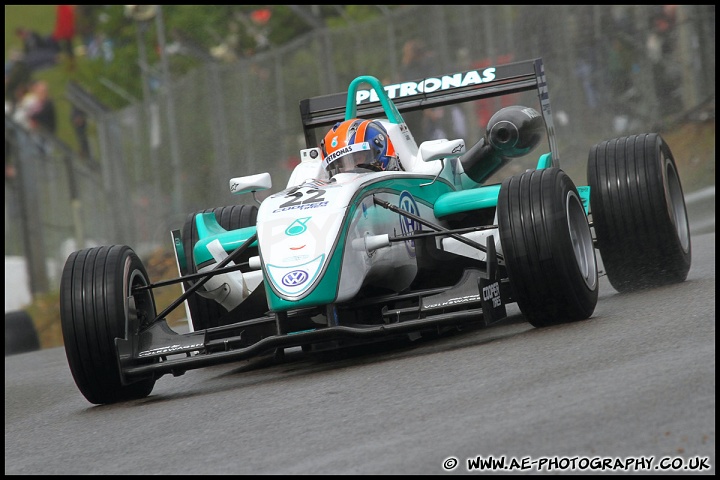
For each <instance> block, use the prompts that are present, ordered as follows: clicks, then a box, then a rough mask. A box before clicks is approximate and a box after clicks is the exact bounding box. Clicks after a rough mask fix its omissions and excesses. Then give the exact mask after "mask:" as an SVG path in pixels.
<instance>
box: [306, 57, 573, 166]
mask: <svg viewBox="0 0 720 480" xmlns="http://www.w3.org/2000/svg"><path fill="white" fill-rule="evenodd" d="M359 79H361V77H358V79H356V80H355V81H354V82H353V83H352V84H351V89H350V93H352V92H354V96H355V99H354V102H353V101H352V99H351V98H348V93H349V92H343V93H335V94H331V95H323V96H318V97H312V98H308V99H305V100H301V101H300V117H301V119H302V124H303V132H304V134H305V142H306V145H307V147H308V148H313V147H317V146H318V144H319V139H318V138H317V137H316V133H315V132H316V129H317V128H319V127H324V129H323V131H322V133H323V134H325V133H326V129H329V127H331V126H332V125H334V124H335V123H336V122H340V121H343V120H347V119H349V118H354V117H361V118H373V117H388V118H391V120H392V117H394V116H395V115H397V116H400V118H399V119H400V120H401V121H402V118H401V115H402V113H403V112H412V111H415V110H423V109H426V108H431V107H441V106H444V105H451V104H456V103H462V102H468V101H472V100H480V99H483V98H491V97H496V96H500V95H509V94H512V93H519V92H526V91H531V90H536V91H537V94H538V99H539V102H540V108H541V112H542V116H543V120H544V121H545V128H546V130H547V135H548V144H549V146H550V152H551V154H552V163H553V166H559V161H560V156H559V153H558V150H557V143H556V141H555V127H554V125H553V120H552V110H551V108H550V97H549V95H548V88H547V83H546V81H545V68H544V65H543V61H542V58H536V59H532V60H524V61H520V62H513V63H508V64H504V65H497V66H494V67H488V68H483V69H477V70H467V71H465V72H458V73H453V74H449V75H443V76H441V77H427V78H424V79H420V80H415V81H408V82H403V83H399V84H393V85H387V86H385V87H384V90H385V93H386V94H387V98H389V99H390V102H391V103H392V104H394V108H393V110H392V111H389V109H388V108H387V107H388V106H387V104H386V103H385V102H383V101H382V100H383V99H382V98H381V97H380V96H379V95H378V94H377V93H376V92H375V91H374V90H373V89H372V88H371V89H368V90H360V89H356V88H353V87H355V86H356V82H357V80H359ZM398 112H399V114H398Z"/></svg>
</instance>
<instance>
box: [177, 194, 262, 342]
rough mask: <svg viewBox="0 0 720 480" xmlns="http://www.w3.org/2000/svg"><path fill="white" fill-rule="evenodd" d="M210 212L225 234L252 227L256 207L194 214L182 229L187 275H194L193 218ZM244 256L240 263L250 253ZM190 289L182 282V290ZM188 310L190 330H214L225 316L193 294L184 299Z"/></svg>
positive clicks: (212, 302) (219, 307)
mask: <svg viewBox="0 0 720 480" xmlns="http://www.w3.org/2000/svg"><path fill="white" fill-rule="evenodd" d="M209 212H213V213H214V214H215V218H216V219H217V222H218V223H219V224H220V226H221V227H223V228H224V229H225V230H236V229H239V228H244V227H252V226H254V225H255V223H256V221H257V212H258V208H257V207H256V206H255V205H231V206H227V207H217V208H209V209H206V210H203V211H202V212H195V213H192V214H190V215H188V217H187V219H186V220H185V224H184V225H183V229H182V239H183V248H184V250H185V257H186V259H187V263H186V266H187V272H188V273H189V274H191V273H197V266H196V265H195V256H194V247H195V244H196V243H197V241H198V232H197V225H196V223H195V217H196V215H197V214H198V213H209ZM256 251H257V248H251V249H249V250H248V252H253V253H252V255H256V254H257V253H255V252H256ZM248 252H246V253H245V255H244V257H243V259H242V260H246V259H247V257H248V256H250V255H251V253H248ZM191 286H192V283H190V282H184V287H185V290H187V289H189V288H190V287H191ZM187 304H188V309H189V310H190V319H191V321H192V325H193V330H195V331H198V330H204V329H206V328H211V327H217V326H219V325H220V318H222V317H223V316H224V315H225V314H227V310H226V309H225V307H223V306H222V305H220V304H219V303H218V302H216V301H215V300H212V299H209V298H205V297H203V296H202V295H200V294H198V293H195V294H193V295H190V297H188V299H187Z"/></svg>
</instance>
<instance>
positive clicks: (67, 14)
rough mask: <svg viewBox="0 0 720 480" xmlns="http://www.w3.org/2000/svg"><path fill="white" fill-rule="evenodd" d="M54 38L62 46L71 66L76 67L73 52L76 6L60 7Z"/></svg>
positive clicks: (58, 7)
mask: <svg viewBox="0 0 720 480" xmlns="http://www.w3.org/2000/svg"><path fill="white" fill-rule="evenodd" d="M52 38H53V39H54V40H55V41H56V42H57V43H58V45H59V46H60V52H61V53H63V54H64V55H65V56H66V57H67V59H68V61H69V64H70V68H73V67H74V66H75V51H74V50H73V39H74V38H75V5H58V6H57V10H56V14H55V30H53V34H52Z"/></svg>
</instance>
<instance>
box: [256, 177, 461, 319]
mask: <svg viewBox="0 0 720 480" xmlns="http://www.w3.org/2000/svg"><path fill="white" fill-rule="evenodd" d="M431 180H432V177H429V178H417V177H393V178H390V179H387V180H381V181H379V182H373V183H370V184H369V185H367V186H366V187H364V188H362V189H360V190H358V193H356V194H355V196H354V197H353V199H352V200H351V201H350V205H349V206H348V209H347V212H346V213H345V218H344V219H343V224H342V227H341V228H340V236H339V238H338V241H337V242H336V243H335V245H333V247H332V254H331V257H330V259H329V260H328V261H327V263H326V264H325V265H326V266H325V267H324V270H323V272H322V273H321V274H320V275H321V280H320V282H319V283H318V284H317V285H316V286H315V287H313V289H312V291H311V292H310V293H309V294H308V295H307V296H305V297H303V298H300V299H298V300H292V301H289V300H284V299H282V298H280V297H279V296H278V295H277V294H276V293H275V291H274V290H273V288H272V286H271V285H270V284H271V283H272V282H270V281H269V280H268V281H266V282H263V283H264V285H265V293H266V296H267V300H268V306H269V307H270V310H271V311H273V312H278V311H285V310H290V309H293V308H306V307H315V306H318V305H327V304H329V303H332V302H333V301H335V298H337V290H338V287H339V284H340V272H341V269H342V258H343V250H344V246H345V242H346V239H347V230H348V228H349V227H350V222H352V219H353V218H354V217H355V212H356V211H357V209H358V208H359V206H360V202H358V201H357V200H358V199H360V198H364V197H365V196H366V195H367V194H368V193H369V192H370V191H373V192H377V193H394V194H397V195H400V193H402V192H403V191H405V190H406V191H408V192H410V193H411V194H412V195H413V197H414V198H415V201H417V202H418V203H422V204H424V205H426V206H429V207H432V205H433V203H435V202H436V201H437V199H438V198H439V197H440V196H442V195H443V194H446V193H447V192H448V190H452V188H453V187H452V186H451V185H450V184H449V183H448V182H447V181H445V180H443V179H438V180H437V181H436V182H434V183H433V184H431V185H425V186H423V187H421V186H420V184H428V183H429V182H430V181H431ZM420 193H422V196H420ZM374 208H382V207H378V206H375V207H374Z"/></svg>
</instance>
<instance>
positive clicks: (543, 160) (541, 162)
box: [537, 153, 552, 170]
mask: <svg viewBox="0 0 720 480" xmlns="http://www.w3.org/2000/svg"><path fill="white" fill-rule="evenodd" d="M550 166H552V155H550V153H544V154H542V155H540V158H539V159H538V164H537V169H538V170H540V169H543V168H548V167H550Z"/></svg>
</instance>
